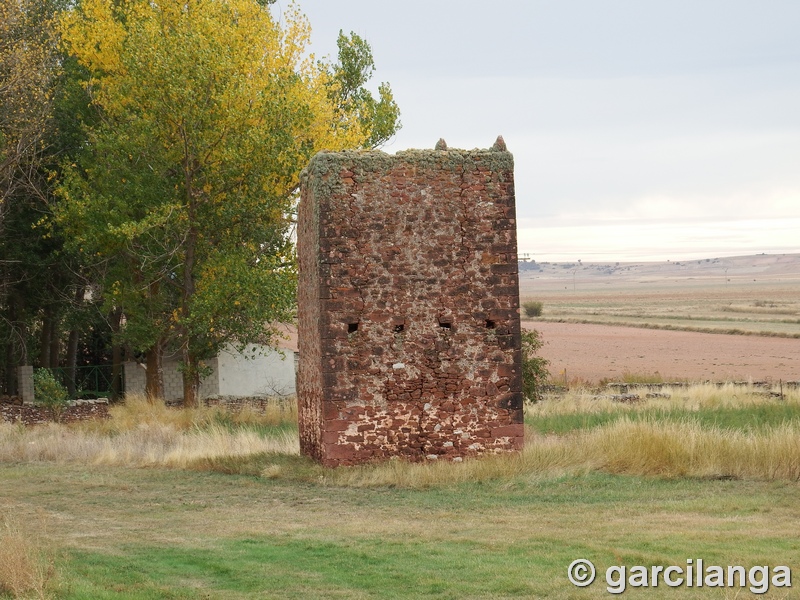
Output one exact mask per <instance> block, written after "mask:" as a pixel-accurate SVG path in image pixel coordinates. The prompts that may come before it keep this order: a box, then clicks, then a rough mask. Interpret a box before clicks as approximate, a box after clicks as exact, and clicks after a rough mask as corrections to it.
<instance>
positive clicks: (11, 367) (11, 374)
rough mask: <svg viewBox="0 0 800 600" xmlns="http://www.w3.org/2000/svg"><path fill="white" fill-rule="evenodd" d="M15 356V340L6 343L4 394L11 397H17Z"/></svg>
mask: <svg viewBox="0 0 800 600" xmlns="http://www.w3.org/2000/svg"><path fill="white" fill-rule="evenodd" d="M14 355H15V352H14V342H13V340H9V341H8V342H7V343H6V356H5V362H6V366H5V371H6V377H5V385H4V389H3V393H4V394H8V395H9V396H16V395H17V361H16V357H15V356H14Z"/></svg>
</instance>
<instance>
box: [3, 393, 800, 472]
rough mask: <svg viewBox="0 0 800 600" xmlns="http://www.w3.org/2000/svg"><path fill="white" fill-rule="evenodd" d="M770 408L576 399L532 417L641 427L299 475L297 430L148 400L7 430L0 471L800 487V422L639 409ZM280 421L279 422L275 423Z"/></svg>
mask: <svg viewBox="0 0 800 600" xmlns="http://www.w3.org/2000/svg"><path fill="white" fill-rule="evenodd" d="M768 402H774V400H769V399H768V398H764V397H763V395H759V394H758V393H757V390H753V389H742V388H734V387H730V388H728V387H723V388H718V387H716V386H711V385H708V386H694V387H692V388H690V389H688V390H685V389H679V388H676V389H675V390H673V397H672V398H669V399H665V398H656V399H651V400H647V401H645V402H642V403H639V404H633V405H631V404H621V403H617V402H611V401H610V400H607V399H606V400H604V399H599V400H598V399H597V398H596V397H593V396H592V395H591V394H590V393H588V392H579V393H571V394H569V395H567V396H565V397H564V398H561V399H557V400H549V401H546V402H542V403H540V404H538V405H535V406H533V407H531V408H530V411H531V413H532V414H535V415H539V416H547V415H561V414H568V413H578V414H589V413H591V412H593V411H606V412H609V411H618V412H623V413H628V414H630V417H631V418H628V417H627V416H626V415H622V418H619V419H617V420H616V421H614V422H612V423H607V424H604V425H600V426H597V427H594V428H591V429H587V430H583V429H581V430H577V431H572V432H571V433H568V434H564V435H542V434H537V433H536V432H534V430H533V429H531V428H529V429H528V431H527V440H526V447H525V450H524V451H523V452H522V453H519V454H510V455H509V454H503V455H497V456H487V457H483V458H481V459H472V460H464V461H463V462H459V463H452V462H445V461H436V462H430V463H424V464H410V463H407V462H405V461H402V460H396V461H388V462H386V463H383V464H377V465H365V466H361V467H354V468H341V469H335V470H330V469H322V468H318V469H313V470H312V471H313V472H312V471H306V472H303V473H300V472H295V468H296V467H295V466H294V463H293V462H292V461H288V462H287V461H286V460H285V459H284V458H281V456H283V457H287V456H297V455H298V454H299V447H298V440H297V433H296V430H295V429H294V428H292V427H289V428H274V429H272V430H269V431H267V432H265V431H263V430H262V431H259V430H257V429H254V428H252V427H247V426H242V427H235V426H234V427H232V426H231V425H230V420H231V419H233V418H234V416H233V415H230V414H228V413H224V411H223V409H195V410H189V411H186V410H183V409H180V410H175V409H168V408H166V407H164V406H163V404H160V403H155V404H149V403H147V402H146V401H144V400H142V401H134V402H132V403H131V404H130V405H128V406H127V407H122V408H115V409H113V410H112V416H111V418H110V419H109V421H108V422H107V423H92V424H83V425H77V426H75V425H73V426H66V425H58V424H48V425H44V426H38V427H33V428H25V427H22V426H20V425H10V424H3V425H0V461H5V462H36V461H47V462H57V463H59V462H60V463H77V464H92V465H109V466H130V467H152V466H159V467H169V468H192V469H196V468H204V467H202V465H204V464H205V465H207V466H206V467H205V468H212V469H213V468H215V467H214V466H213V465H214V464H215V463H214V461H213V460H212V461H210V462H209V461H207V459H219V458H225V459H233V462H232V463H228V464H227V466H226V468H228V469H230V470H231V471H232V472H236V464H238V463H237V462H236V459H238V458H242V459H245V460H246V459H247V457H250V456H253V455H265V457H266V458H265V459H261V458H259V459H257V460H259V461H260V460H264V461H265V462H263V463H261V464H263V468H261V467H259V468H261V475H262V476H263V477H266V478H273V479H280V478H289V479H291V478H298V477H299V478H303V477H309V476H313V477H314V478H315V479H316V478H320V479H321V480H322V481H324V482H325V483H328V484H330V485H343V486H353V487H375V486H397V487H409V488H427V487H434V486H442V485H448V484H457V483H462V482H467V481H486V480H490V479H509V480H512V479H515V478H524V479H537V478H550V477H554V476H560V475H564V474H575V473H585V472H590V471H601V472H606V473H617V474H628V475H641V476H657V477H670V478H674V477H700V478H705V477H723V478H727V477H730V478H741V479H753V480H774V479H781V480H797V479H800V423H797V422H795V421H789V422H785V423H782V424H779V425H773V426H764V427H760V428H758V429H754V430H752V431H751V430H743V431H739V430H730V429H722V428H719V427H716V426H713V425H708V424H706V425H702V424H700V423H699V422H696V421H694V420H689V419H684V420H675V419H658V418H656V417H654V416H649V415H635V413H636V412H637V411H642V410H652V409H664V410H671V409H681V410H683V411H686V410H687V409H689V410H692V409H697V410H699V409H702V408H710V407H720V406H723V407H728V406H730V407H742V406H749V405H757V404H759V403H768ZM784 402H785V403H794V404H800V394H798V392H797V391H793V392H792V393H791V394H790V395H789V396H787V398H786V399H785V400H784ZM219 411H223V412H219ZM256 412H258V411H256ZM290 414H291V412H290ZM634 417H636V418H634ZM237 418H240V419H242V420H244V421H245V422H247V423H253V422H256V423H257V422H260V421H259V419H263V418H267V417H265V416H264V414H263V413H258V414H250V415H242V414H240V415H239V417H237ZM274 418H277V417H276V416H275V415H272V416H270V417H269V419H274ZM283 418H286V414H284V417H283ZM269 456H275V459H274V460H272V459H270V458H269ZM204 461H206V462H204ZM251 464H252V463H251ZM198 465H201V466H198ZM250 468H251V467H250ZM256 472H258V471H256Z"/></svg>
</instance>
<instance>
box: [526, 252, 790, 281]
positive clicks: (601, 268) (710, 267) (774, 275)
mask: <svg viewBox="0 0 800 600" xmlns="http://www.w3.org/2000/svg"><path fill="white" fill-rule="evenodd" d="M519 272H520V279H529V278H531V277H535V278H536V279H552V280H564V281H572V280H573V278H575V277H579V278H580V279H582V280H584V281H585V280H586V279H603V278H614V279H638V280H647V279H664V278H679V279H706V278H708V279H712V278H713V279H717V278H720V279H721V280H722V281H725V280H726V279H727V280H731V281H736V280H741V279H744V278H758V279H762V280H763V279H782V280H783V279H787V278H788V279H794V278H798V279H800V253H798V254H756V255H750V256H732V257H725V258H703V259H697V260H681V261H674V262H673V261H659V262H571V263H561V262H535V261H530V260H529V261H520V262H519Z"/></svg>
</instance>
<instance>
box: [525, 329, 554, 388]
mask: <svg viewBox="0 0 800 600" xmlns="http://www.w3.org/2000/svg"><path fill="white" fill-rule="evenodd" d="M542 346H544V341H542V338H541V334H540V333H539V332H538V331H536V330H535V329H532V330H530V331H523V332H522V393H523V394H524V395H525V398H527V399H528V401H530V402H538V401H539V400H541V399H542V391H543V389H544V386H545V383H546V382H547V380H548V379H549V378H550V371H548V370H547V365H549V364H550V361H548V360H547V359H546V358H542V357H541V356H536V353H537V352H538V351H539V349H540V348H541V347H542Z"/></svg>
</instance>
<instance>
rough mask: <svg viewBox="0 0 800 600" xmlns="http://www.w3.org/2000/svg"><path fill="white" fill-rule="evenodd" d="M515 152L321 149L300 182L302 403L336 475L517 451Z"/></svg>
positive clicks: (303, 435)
mask: <svg viewBox="0 0 800 600" xmlns="http://www.w3.org/2000/svg"><path fill="white" fill-rule="evenodd" d="M513 170H514V166H513V157H512V155H511V154H510V153H509V152H507V151H506V148H505V144H504V143H503V140H502V138H498V141H497V142H496V143H495V145H494V147H493V148H492V149H490V150H471V151H463V150H449V149H447V146H446V144H444V141H443V140H441V141H440V142H439V143H438V144H437V149H436V150H431V151H417V150H411V151H405V152H399V153H398V154H396V155H393V156H390V155H387V154H385V153H383V152H372V151H370V152H366V151H365V152H339V153H321V154H318V155H317V156H315V157H314V158H313V159H312V160H311V162H310V164H309V166H308V168H307V169H306V171H305V172H304V174H303V177H302V182H301V185H302V191H301V201H300V209H299V210H300V212H299V224H298V239H297V242H298V243H297V245H298V255H299V264H300V281H299V290H298V294H299V298H298V300H299V315H298V318H299V323H298V334H299V350H300V364H299V370H298V380H297V383H298V386H297V387H298V402H299V425H300V446H301V451H302V452H303V454H306V455H309V456H312V457H314V458H315V459H316V460H318V461H320V462H322V463H323V464H325V465H328V466H337V465H352V464H357V463H360V462H365V461H370V460H379V459H386V458H389V457H392V456H400V457H404V458H406V459H408V460H425V459H429V460H432V459H437V458H438V459H460V458H461V457H467V456H475V455H479V454H482V453H487V452H500V451H511V450H518V449H520V448H521V447H522V443H523V425H522V392H521V390H522V375H521V351H520V320H519V281H518V274H517V241H516V222H515V207H514V175H513Z"/></svg>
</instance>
